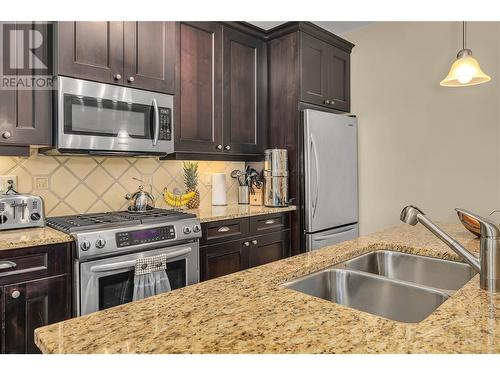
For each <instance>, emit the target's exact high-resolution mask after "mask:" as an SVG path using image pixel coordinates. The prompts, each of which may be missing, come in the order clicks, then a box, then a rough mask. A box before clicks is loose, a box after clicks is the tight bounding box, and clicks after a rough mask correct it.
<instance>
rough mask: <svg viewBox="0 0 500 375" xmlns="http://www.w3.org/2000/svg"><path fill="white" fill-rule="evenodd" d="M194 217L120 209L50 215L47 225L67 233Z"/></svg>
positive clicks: (184, 213)
mask: <svg viewBox="0 0 500 375" xmlns="http://www.w3.org/2000/svg"><path fill="white" fill-rule="evenodd" d="M193 217H196V215H194V214H189V213H186V212H181V211H175V210H165V209H154V210H151V211H147V212H128V211H118V212H103V213H97V214H83V215H69V216H57V217H49V218H48V219H47V225H48V226H50V227H52V228H54V229H57V230H60V231H63V232H65V233H70V232H72V231H80V230H88V229H96V228H106V227H109V226H116V225H119V224H123V226H128V225H134V224H135V225H138V224H141V223H153V222H161V221H163V220H165V219H168V220H181V219H186V218H193Z"/></svg>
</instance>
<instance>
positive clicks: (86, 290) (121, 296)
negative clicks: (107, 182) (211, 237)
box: [47, 209, 201, 315]
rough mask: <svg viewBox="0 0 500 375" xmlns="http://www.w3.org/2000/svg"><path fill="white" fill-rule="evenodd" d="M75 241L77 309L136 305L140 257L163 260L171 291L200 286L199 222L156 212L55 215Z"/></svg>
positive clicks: (186, 216) (52, 219) (171, 212)
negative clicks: (136, 280) (137, 271)
mask: <svg viewBox="0 0 500 375" xmlns="http://www.w3.org/2000/svg"><path fill="white" fill-rule="evenodd" d="M47 225H49V226H50V227H52V228H54V229H57V230H60V231H63V232H65V233H69V234H71V235H72V237H73V238H74V239H75V243H76V257H75V258H76V259H75V262H74V268H75V283H74V288H75V289H74V291H75V293H74V296H75V311H76V314H77V315H85V314H89V313H92V312H95V311H98V310H103V309H106V308H109V307H113V306H116V305H120V304H123V303H127V302H130V301H132V296H133V289H134V270H135V266H136V263H137V260H138V259H143V258H150V257H154V256H163V257H165V258H166V259H167V266H166V273H167V275H168V279H169V282H170V285H171V289H172V290H173V289H178V288H181V287H184V286H186V285H191V284H195V283H197V282H199V269H198V268H199V267H198V258H199V255H198V252H199V246H198V239H199V238H200V237H201V226H200V221H199V219H197V218H196V216H195V215H193V214H188V213H183V212H179V211H174V210H162V209H155V210H151V211H147V212H133V213H131V212H127V211H122V212H106V213H100V214H85V215H71V216H59V217H50V218H48V219H47Z"/></svg>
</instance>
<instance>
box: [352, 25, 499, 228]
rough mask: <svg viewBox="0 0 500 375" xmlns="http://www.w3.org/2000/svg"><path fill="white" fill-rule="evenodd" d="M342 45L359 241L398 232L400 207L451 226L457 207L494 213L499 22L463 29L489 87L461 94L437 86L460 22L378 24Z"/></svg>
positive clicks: (496, 198) (454, 50)
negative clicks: (352, 125) (355, 138)
mask: <svg viewBox="0 0 500 375" xmlns="http://www.w3.org/2000/svg"><path fill="white" fill-rule="evenodd" d="M344 37H345V38H346V39H347V40H349V41H351V42H353V43H355V44H356V47H354V50H353V54H352V66H351V69H352V72H351V77H352V78H351V79H352V90H351V92H352V112H353V113H355V114H356V115H358V117H359V146H358V147H359V181H360V191H359V197H360V230H361V233H362V234H368V233H371V232H374V231H377V230H380V229H383V228H386V227H389V226H392V225H396V224H398V223H399V214H400V211H401V209H402V208H403V206H405V205H407V204H415V205H417V206H418V207H420V208H421V209H422V210H423V211H424V212H426V213H427V214H428V215H429V216H430V217H431V218H433V219H435V220H439V221H449V222H457V218H456V214H455V213H454V210H453V209H454V208H455V207H463V208H468V209H471V210H473V211H476V212H478V213H480V214H483V215H488V214H489V212H490V211H491V210H493V209H495V208H500V194H499V193H500V189H499V185H500V183H499V181H500V173H499V166H498V161H499V155H498V150H499V112H498V108H499V102H500V95H499V83H498V82H499V79H500V75H499V73H500V59H499V48H500V44H499V39H500V27H499V23H487V22H472V23H469V27H468V47H470V48H471V49H472V51H473V54H474V56H475V57H476V58H477V59H478V60H479V62H480V64H481V67H482V68H483V70H484V71H485V72H486V73H487V74H489V75H490V76H491V77H492V81H491V82H489V83H487V84H484V85H479V86H473V87H465V88H444V87H440V86H439V82H440V81H441V80H442V79H443V78H444V77H445V75H446V74H447V73H448V70H449V68H450V66H451V63H452V62H453V61H454V58H455V56H456V53H457V52H458V50H460V49H461V43H462V36H461V23H459V22H394V23H391V22H381V23H374V24H371V25H368V26H365V27H362V28H360V29H358V30H355V31H352V32H350V33H346V34H345V35H344ZM497 219H500V217H497Z"/></svg>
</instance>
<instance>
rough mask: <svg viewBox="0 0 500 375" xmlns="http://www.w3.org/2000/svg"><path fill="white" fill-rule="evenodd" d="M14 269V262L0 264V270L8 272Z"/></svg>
mask: <svg viewBox="0 0 500 375" xmlns="http://www.w3.org/2000/svg"><path fill="white" fill-rule="evenodd" d="M16 267H17V264H15V263H14V262H10V261H8V260H6V261H3V262H0V270H8V269H11V268H16Z"/></svg>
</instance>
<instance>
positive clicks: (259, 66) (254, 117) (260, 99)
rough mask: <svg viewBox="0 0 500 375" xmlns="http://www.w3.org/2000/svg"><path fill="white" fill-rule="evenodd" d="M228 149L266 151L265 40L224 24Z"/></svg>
mask: <svg viewBox="0 0 500 375" xmlns="http://www.w3.org/2000/svg"><path fill="white" fill-rule="evenodd" d="M223 34H224V47H223V66H224V78H223V82H224V85H223V97H224V100H223V108H224V116H223V118H224V124H223V129H224V134H223V142H224V152H230V153H236V154H258V153H262V152H263V151H264V150H263V147H264V129H265V121H266V100H267V97H266V92H265V85H264V83H265V80H266V77H267V76H266V75H265V71H266V65H265V64H266V59H267V56H266V53H265V52H266V48H265V44H264V42H263V41H262V40H261V39H259V38H256V37H253V36H251V35H248V34H245V33H242V32H240V31H237V30H234V29H231V28H229V27H224V31H223Z"/></svg>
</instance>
